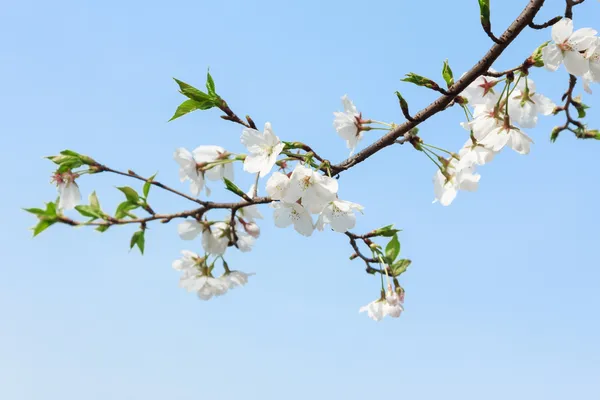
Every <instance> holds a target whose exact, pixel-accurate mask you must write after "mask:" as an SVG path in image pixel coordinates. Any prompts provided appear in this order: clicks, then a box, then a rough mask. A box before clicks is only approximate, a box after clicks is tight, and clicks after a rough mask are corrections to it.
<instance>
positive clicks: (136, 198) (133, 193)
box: [117, 186, 140, 204]
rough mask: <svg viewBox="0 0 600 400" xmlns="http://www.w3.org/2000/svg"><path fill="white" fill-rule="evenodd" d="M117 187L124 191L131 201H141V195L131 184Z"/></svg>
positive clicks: (135, 202)
mask: <svg viewBox="0 0 600 400" xmlns="http://www.w3.org/2000/svg"><path fill="white" fill-rule="evenodd" d="M117 189H119V190H120V191H121V192H123V194H124V195H125V197H127V200H128V201H129V202H130V203H134V204H137V203H138V202H139V201H140V195H139V194H138V193H137V192H136V191H135V189H133V188H131V187H129V186H121V187H118V188H117Z"/></svg>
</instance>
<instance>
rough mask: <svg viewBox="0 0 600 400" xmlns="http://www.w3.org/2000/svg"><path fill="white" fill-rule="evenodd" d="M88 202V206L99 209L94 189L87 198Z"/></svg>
mask: <svg viewBox="0 0 600 400" xmlns="http://www.w3.org/2000/svg"><path fill="white" fill-rule="evenodd" d="M88 200H89V202H90V207H92V208H93V209H95V210H98V211H100V201H99V200H98V195H96V191H93V192H92V194H90V196H89V198H88Z"/></svg>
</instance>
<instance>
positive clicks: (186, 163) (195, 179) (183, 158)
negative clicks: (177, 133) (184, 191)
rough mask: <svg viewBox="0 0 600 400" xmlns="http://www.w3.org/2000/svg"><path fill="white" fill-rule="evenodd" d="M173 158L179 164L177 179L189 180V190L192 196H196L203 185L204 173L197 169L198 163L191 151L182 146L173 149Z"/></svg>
mask: <svg viewBox="0 0 600 400" xmlns="http://www.w3.org/2000/svg"><path fill="white" fill-rule="evenodd" d="M173 158H174V159H175V161H176V162H177V164H179V180H180V181H181V182H185V181H186V180H189V181H190V191H191V192H192V194H193V195H194V196H198V195H199V194H200V192H201V191H202V188H203V187H204V175H203V174H202V172H199V171H198V164H197V163H196V160H195V159H194V156H193V155H192V153H190V152H189V151H188V150H187V149H184V148H183V147H180V148H178V149H177V150H175V153H174V154H173Z"/></svg>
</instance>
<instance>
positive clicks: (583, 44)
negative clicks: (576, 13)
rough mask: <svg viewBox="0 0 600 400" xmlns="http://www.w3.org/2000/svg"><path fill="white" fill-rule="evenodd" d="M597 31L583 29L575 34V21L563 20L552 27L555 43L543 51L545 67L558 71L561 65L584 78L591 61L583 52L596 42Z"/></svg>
mask: <svg viewBox="0 0 600 400" xmlns="http://www.w3.org/2000/svg"><path fill="white" fill-rule="evenodd" d="M596 33H597V32H596V31H595V30H594V29H591V28H582V29H578V30H577V31H575V32H573V21H571V19H569V18H563V19H561V20H560V21H558V22H557V23H555V24H554V25H553V26H552V39H553V40H554V43H552V44H549V45H548V46H546V47H544V48H543V49H542V59H543V60H544V67H546V69H548V70H550V71H556V70H557V69H558V67H559V66H560V64H561V63H564V64H565V68H566V69H567V71H568V72H569V73H570V74H572V75H575V76H582V75H583V74H585V73H586V72H587V71H588V70H589V69H590V63H589V60H587V59H586V58H585V57H584V56H583V54H581V52H583V51H586V50H587V49H588V48H589V47H590V46H592V45H593V44H594V41H595V40H596V38H595V36H594V35H596Z"/></svg>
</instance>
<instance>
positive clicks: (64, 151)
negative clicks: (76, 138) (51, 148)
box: [60, 149, 81, 158]
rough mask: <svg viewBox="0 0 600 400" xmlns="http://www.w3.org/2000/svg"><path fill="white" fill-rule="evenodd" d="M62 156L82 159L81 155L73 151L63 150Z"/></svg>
mask: <svg viewBox="0 0 600 400" xmlns="http://www.w3.org/2000/svg"><path fill="white" fill-rule="evenodd" d="M60 154H62V155H63V156H72V157H77V158H79V157H81V154H79V153H77V152H76V151H73V150H68V149H67V150H63V151H61V152H60Z"/></svg>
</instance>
